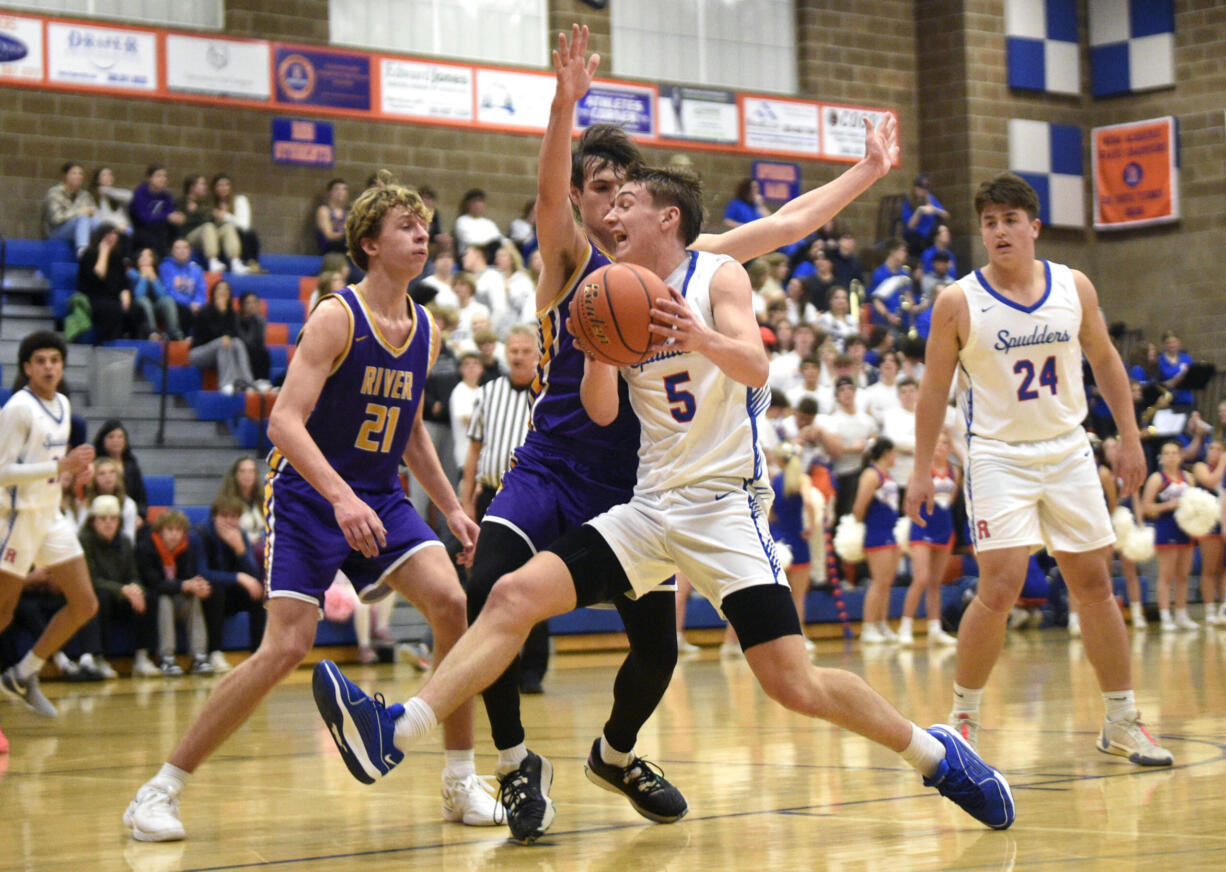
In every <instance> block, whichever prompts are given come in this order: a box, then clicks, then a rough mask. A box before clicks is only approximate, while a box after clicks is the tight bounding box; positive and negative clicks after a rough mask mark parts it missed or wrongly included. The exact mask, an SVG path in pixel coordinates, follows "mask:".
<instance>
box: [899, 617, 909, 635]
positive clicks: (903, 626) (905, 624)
mask: <svg viewBox="0 0 1226 872" xmlns="http://www.w3.org/2000/svg"><path fill="white" fill-rule="evenodd" d="M911 623H912V619H911V618H908V617H907V616H906V615H904V616H903V617H902V618H901V619H900V620H899V622H898V635H900V636H904V635H906V634H907V633H910V632H911Z"/></svg>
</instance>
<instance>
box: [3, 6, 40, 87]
mask: <svg viewBox="0 0 1226 872" xmlns="http://www.w3.org/2000/svg"><path fill="white" fill-rule="evenodd" d="M0 79H22V80H23V81H27V82H41V81H42V80H43V23H42V22H41V21H39V20H38V19H37V18H21V17H19V16H16V15H0Z"/></svg>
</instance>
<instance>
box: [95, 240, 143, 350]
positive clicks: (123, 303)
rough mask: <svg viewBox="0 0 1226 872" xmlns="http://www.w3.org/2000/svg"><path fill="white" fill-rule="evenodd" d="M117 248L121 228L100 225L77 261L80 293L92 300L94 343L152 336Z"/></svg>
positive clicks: (99, 343)
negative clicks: (135, 300) (134, 300)
mask: <svg viewBox="0 0 1226 872" xmlns="http://www.w3.org/2000/svg"><path fill="white" fill-rule="evenodd" d="M118 248H119V231H117V230H116V229H115V228H114V227H112V226H111V225H110V224H99V225H98V226H97V227H96V228H94V232H93V233H92V234H91V235H90V240H89V245H88V246H87V247H86V249H85V251H84V252H82V254H81V259H80V261H79V262H78V263H77V292H78V293H81V294H84V295H85V297H86V298H87V299H88V300H89V306H90V313H91V314H90V317H91V320H92V322H93V326H94V345H101V344H102V343H104V342H110V341H112V340H114V339H124V338H130V339H144V338H146V337H147V336H148V335H149V328H148V327H147V326H146V323H145V311H144V309H142V308H141V307H140V306H137V305H135V304H134V303H133V302H132V291H131V290H129V289H128V277H127V274H126V273H125V272H124V265H123V257H122V256H121V255H120V253H119V250H118Z"/></svg>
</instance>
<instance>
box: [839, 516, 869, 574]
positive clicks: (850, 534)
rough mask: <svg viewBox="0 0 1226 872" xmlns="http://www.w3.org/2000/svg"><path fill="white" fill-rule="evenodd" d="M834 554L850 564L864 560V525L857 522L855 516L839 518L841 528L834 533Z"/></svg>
mask: <svg viewBox="0 0 1226 872" xmlns="http://www.w3.org/2000/svg"><path fill="white" fill-rule="evenodd" d="M834 553H835V554H837V555H839V557H840V558H842V559H843V560H846V561H847V562H848V563H859V562H860V561H861V560H863V559H864V524H862V523H861V522H859V521H857V520H856V516H855V515H852V514H847V515H844V516H843V517H841V518H839V526H838V527H837V528H836V529H835V531H834Z"/></svg>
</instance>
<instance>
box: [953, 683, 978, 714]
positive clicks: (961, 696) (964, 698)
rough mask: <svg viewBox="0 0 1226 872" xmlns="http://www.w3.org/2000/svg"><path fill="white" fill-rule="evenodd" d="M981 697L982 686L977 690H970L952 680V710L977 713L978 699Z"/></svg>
mask: <svg viewBox="0 0 1226 872" xmlns="http://www.w3.org/2000/svg"><path fill="white" fill-rule="evenodd" d="M982 698H983V688H982V687H981V688H979V689H978V690H971V689H970V688H969V687H963V686H962V685H960V684H958V683H957V682H954V711H956V712H966V713H967V714H968V715H977V714H979V700H980V699H982Z"/></svg>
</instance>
